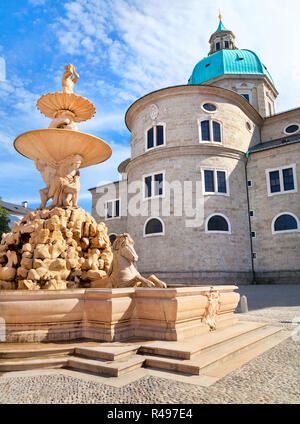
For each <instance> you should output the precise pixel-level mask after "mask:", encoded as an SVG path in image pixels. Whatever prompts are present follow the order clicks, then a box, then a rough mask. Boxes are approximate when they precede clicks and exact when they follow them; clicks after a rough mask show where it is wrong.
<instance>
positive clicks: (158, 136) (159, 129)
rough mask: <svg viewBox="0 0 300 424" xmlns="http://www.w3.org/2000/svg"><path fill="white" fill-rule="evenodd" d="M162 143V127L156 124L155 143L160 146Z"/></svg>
mask: <svg viewBox="0 0 300 424" xmlns="http://www.w3.org/2000/svg"><path fill="white" fill-rule="evenodd" d="M162 144H164V127H163V126H162V125H157V127H156V145H157V146H161V145H162Z"/></svg>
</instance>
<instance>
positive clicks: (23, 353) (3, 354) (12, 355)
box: [0, 347, 74, 359]
mask: <svg viewBox="0 0 300 424" xmlns="http://www.w3.org/2000/svg"><path fill="white" fill-rule="evenodd" d="M73 351H74V347H56V348H39V349H24V350H23V349H22V350H21V349H16V350H11V349H10V350H3V351H0V359H17V358H33V357H35V356H38V357H40V356H53V355H70V354H71V353H72V352H73Z"/></svg>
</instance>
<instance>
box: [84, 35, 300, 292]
mask: <svg viewBox="0 0 300 424" xmlns="http://www.w3.org/2000/svg"><path fill="white" fill-rule="evenodd" d="M227 32H228V31H227ZM228 33H229V32H228ZM229 35H230V34H229ZM212 45H213V46H214V45H215V44H212ZM221 48H222V47H221ZM232 48H233V49H235V46H232ZM210 53H211V54H213V53H214V52H213V51H211V52H210ZM269 75H270V74H268V75H253V74H249V75H247V74H241V75H234V74H226V75H225V74H224V75H221V76H218V77H216V78H213V79H211V80H209V81H207V82H206V83H205V84H203V85H202V84H199V85H197V84H193V85H184V86H176V87H169V88H165V89H161V90H158V91H155V92H152V93H150V94H148V95H146V96H144V97H142V98H141V99H139V100H137V101H136V102H135V103H133V105H131V107H130V108H129V109H128V111H127V113H126V117H125V120H126V124H127V127H128V129H129V130H130V131H131V143H130V144H131V158H130V160H127V161H125V162H124V163H122V164H121V165H120V167H119V171H120V173H122V178H123V181H121V182H118V183H113V184H110V185H107V186H102V187H100V188H98V189H96V188H95V189H91V192H92V196H93V216H94V217H95V218H96V220H97V221H105V223H106V224H107V226H108V233H109V234H118V233H122V232H128V233H129V234H130V235H131V236H132V238H133V239H134V240H135V243H136V251H137V253H138V255H139V258H140V259H139V271H140V272H141V273H152V272H154V273H155V274H156V275H157V276H158V277H159V278H161V279H162V280H164V281H166V282H168V283H183V284H184V283H186V284H196V283H198V284H199V283H200V284H211V283H214V284H224V283H233V282H234V283H238V284H242V283H249V282H250V283H251V282H258V283H260V282H265V283H272V282H276V283H281V282H282V283H285V282H288V283H297V282H300V266H299V255H300V232H299V219H300V201H299V200H300V199H299V193H298V190H297V187H299V184H300V182H299V167H300V163H299V161H300V156H299V150H300V147H299V146H300V145H299V143H298V142H299V141H300V137H299V135H300V109H295V110H292V111H288V112H283V113H279V114H275V100H276V97H277V95H278V92H277V91H276V88H275V87H274V85H273V82H272V81H271V77H270V76H269ZM208 84H209V85H208ZM243 94H248V95H249V102H248V101H247V100H246V98H244V97H243ZM205 104H209V105H210V106H209V109H210V110H207V109H205V107H204V105H205ZM203 120H204V121H208V122H209V124H207V125H209V128H210V139H211V140H212V139H213V137H214V136H212V133H213V128H214V125H215V124H214V122H215V123H216V125H217V126H218V125H219V129H220V139H219V140H218V141H213V140H212V141H203V140H202V134H203V132H202V131H203V130H202V128H201V121H203ZM289 125H296V126H297V125H298V130H297V129H296V131H294V132H293V133H288V132H286V131H285V129H286V127H287V126H289ZM157 126H160V127H161V131H162V133H163V135H161V137H163V143H162V144H161V145H156V146H155V145H154V146H153V147H152V146H151V147H150V148H148V147H149V146H147V134H148V131H149V130H150V131H151V128H153V131H156V129H155V128H156V127H157ZM153 137H154V136H153ZM156 137H158V136H156ZM154 144H155V143H154ZM290 166H292V169H293V179H294V184H295V189H294V190H290V191H288V190H287V191H285V192H282V193H280V194H277V193H276V194H275V195H273V194H272V195H269V192H268V190H270V187H269V188H268V184H270V182H268V178H269V174H268V173H267V172H266V170H268V169H271V170H272V169H277V168H280V169H282V168H284V167H285V168H290ZM205 169H206V170H208V171H213V174H211V175H214V178H215V179H214V181H215V188H214V191H215V192H214V193H213V192H210V193H207V192H206V190H205V181H206V180H205V178H207V175H206V176H205V174H204V171H205ZM218 172H219V174H220V173H222V172H223V173H225V176H226V181H227V183H226V190H225V191H226V193H224V192H222V190H220V189H219V186H218V184H219V180H218V178H219V174H218ZM280 172H282V171H280ZM151 175H152V176H151ZM155 175H156V177H155ZM149 176H151V177H149ZM147 177H149V178H152V183H151V184H153V181H155V178H163V180H164V186H163V189H162V190H163V193H162V195H160V196H156V197H154V198H150V199H149V198H147V197H145V190H148V189H147V188H145V181H146V180H145V178H147ZM149 178H148V180H149ZM204 180H205V181H204ZM297 180H298V181H297ZM149 184H150V183H149ZM185 184H187V186H188V185H189V184H190V186H189V187H190V189H189V190H187V189H186V186H185ZM281 184H282V181H281ZM151 187H152V190H154V189H153V187H154V186H153V185H152V186H151ZM170 187H171V188H170ZM216 187H218V188H216ZM120 188H121V189H120ZM102 189H105V190H108V191H109V192H110V193H113V194H106V195H104V196H103V194H101V193H99V190H100V191H101V190H102ZM139 189H140V190H139ZM208 191H209V190H208ZM169 192H170V193H171V195H170V196H169ZM152 194H153V193H152ZM181 195H182V198H181ZM114 196H115V197H114ZM113 198H120V203H121V207H120V210H121V212H120V216H119V217H115V218H110V219H106V218H105V214H104V213H103V205H104V203H105V201H107V200H111V199H113ZM96 205H97V206H96ZM178 205H181V207H182V209H181V211H179V212H178ZM197 205H198V206H199V210H200V211H201V213H199V216H198V215H197V220H195V216H192V215H191V214H192V212H193V211H195V209H193V208H195V206H197ZM198 206H197V207H198ZM101 207H102V212H101ZM179 209H180V208H179ZM191 210H192V211H191ZM252 211H253V214H254V216H251V214H252ZM250 212H251V213H250ZM285 212H286V213H291V214H292V216H294V217H295V219H296V220H298V227H297V228H296V229H294V230H293V231H288V232H284V233H280V232H279V233H276V234H275V232H274V231H272V225H273V227H274V219H275V218H276V217H277V216H279V215H280V214H281V213H285ZM213 215H218V216H221V217H223V218H224V219H225V220H226V221H227V230H226V231H224V229H223V230H222V231H221V232H220V231H215V232H212V231H211V227H210V228H208V227H209V225H208V222H209V219H210V217H212V216H213ZM153 218H154V219H156V225H158V226H160V227H161V229H160V230H159V231H157V232H152V233H151V232H150V234H146V232H147V231H148V230H147V224H148V222H149V219H153ZM223 221H224V220H223ZM159 222H160V224H159ZM272 223H273V224H272ZM224 225H225V224H224ZM225 227H226V225H225ZM146 230H147V231H146Z"/></svg>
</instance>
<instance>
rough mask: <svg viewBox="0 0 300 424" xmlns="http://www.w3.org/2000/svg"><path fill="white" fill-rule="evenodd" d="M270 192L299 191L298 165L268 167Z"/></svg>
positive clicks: (271, 193)
mask: <svg viewBox="0 0 300 424" xmlns="http://www.w3.org/2000/svg"><path fill="white" fill-rule="evenodd" d="M266 176H267V185H268V194H269V196H271V195H273V194H280V193H291V192H296V191H297V180H296V165H295V164H294V165H289V166H281V167H280V168H277V169H266Z"/></svg>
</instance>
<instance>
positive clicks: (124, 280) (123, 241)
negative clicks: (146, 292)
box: [91, 233, 167, 288]
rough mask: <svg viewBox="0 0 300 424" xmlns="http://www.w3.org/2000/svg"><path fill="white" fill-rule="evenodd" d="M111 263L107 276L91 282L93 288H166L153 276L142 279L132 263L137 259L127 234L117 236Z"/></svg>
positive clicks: (132, 243) (164, 284)
mask: <svg viewBox="0 0 300 424" xmlns="http://www.w3.org/2000/svg"><path fill="white" fill-rule="evenodd" d="M112 251H113V261H112V264H111V267H110V270H109V272H108V276H107V277H104V278H102V279H101V280H95V281H92V283H91V287H93V288H101V287H102V288H106V287H107V288H117V287H118V288H120V287H149V288H151V287H152V288H155V287H157V288H166V287H167V285H166V283H164V282H163V281H161V280H159V279H158V278H157V277H156V276H155V275H153V274H152V275H150V276H149V277H148V278H144V277H143V276H142V275H141V274H140V273H139V272H138V270H137V269H136V267H135V265H134V263H135V262H137V261H138V259H139V257H138V255H137V253H136V251H135V249H134V241H133V240H132V238H131V237H130V235H129V234H128V233H123V234H119V235H118V236H117V237H116V239H115V241H114V243H113V245H112Z"/></svg>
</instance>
